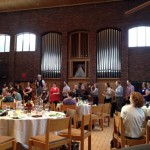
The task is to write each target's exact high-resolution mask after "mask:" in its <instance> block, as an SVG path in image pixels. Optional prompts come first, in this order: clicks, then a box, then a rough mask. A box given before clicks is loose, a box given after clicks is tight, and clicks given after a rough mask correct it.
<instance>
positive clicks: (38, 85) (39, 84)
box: [35, 74, 45, 95]
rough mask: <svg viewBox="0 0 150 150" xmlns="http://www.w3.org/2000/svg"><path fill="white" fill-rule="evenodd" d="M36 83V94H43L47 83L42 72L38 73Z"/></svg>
mask: <svg viewBox="0 0 150 150" xmlns="http://www.w3.org/2000/svg"><path fill="white" fill-rule="evenodd" d="M35 84H36V95H40V94H42V89H43V86H44V84H45V81H44V80H43V79H42V76H41V75H40V74H38V75H37V80H36V81H35Z"/></svg>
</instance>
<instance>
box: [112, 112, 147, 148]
mask: <svg viewBox="0 0 150 150" xmlns="http://www.w3.org/2000/svg"><path fill="white" fill-rule="evenodd" d="M113 138H114V146H115V147H117V144H118V143H120V144H121V148H124V147H125V145H129V146H133V145H139V144H145V143H146V137H145V136H143V137H141V138H137V139H131V138H127V137H125V127H124V124H123V119H122V118H121V117H120V114H118V115H116V114H114V133H113Z"/></svg>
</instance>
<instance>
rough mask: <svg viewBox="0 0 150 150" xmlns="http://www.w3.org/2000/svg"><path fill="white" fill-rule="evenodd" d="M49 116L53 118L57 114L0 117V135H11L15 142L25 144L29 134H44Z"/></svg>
mask: <svg viewBox="0 0 150 150" xmlns="http://www.w3.org/2000/svg"><path fill="white" fill-rule="evenodd" d="M59 113H60V112H59ZM49 118H54V119H55V118H57V116H56V117H53V116H52V117H49V116H44V117H39V118H34V117H25V118H22V119H12V118H10V117H8V116H3V117H0V135H8V136H13V137H15V139H16V141H17V142H19V143H22V144H23V145H24V146H27V145H28V140H29V138H30V137H31V136H35V135H42V134H45V131H46V124H47V120H48V119H49Z"/></svg>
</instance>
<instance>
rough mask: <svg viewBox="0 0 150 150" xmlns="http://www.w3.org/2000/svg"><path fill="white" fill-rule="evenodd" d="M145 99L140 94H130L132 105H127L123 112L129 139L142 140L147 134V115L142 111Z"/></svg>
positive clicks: (122, 115) (126, 133)
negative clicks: (145, 125)
mask: <svg viewBox="0 0 150 150" xmlns="http://www.w3.org/2000/svg"><path fill="white" fill-rule="evenodd" d="M143 105H144V98H143V96H142V94H141V93H139V92H132V93H131V94H130V105H125V106H123V107H122V110H121V117H122V118H123V123H124V125H125V135H126V137H129V138H140V137H142V136H143V135H144V134H145V128H144V122H145V114H144V112H143V110H142V108H141V107H142V106H143Z"/></svg>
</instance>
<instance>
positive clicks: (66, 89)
mask: <svg viewBox="0 0 150 150" xmlns="http://www.w3.org/2000/svg"><path fill="white" fill-rule="evenodd" d="M115 84H116V88H115V89H113V88H112V87H111V85H110V83H109V82H106V83H105V85H104V89H105V90H104V91H103V92H102V96H103V97H104V103H111V104H112V110H111V116H113V113H114V112H115V111H119V112H121V109H122V107H123V106H124V105H125V104H130V94H131V93H132V92H134V91H135V88H134V86H133V85H132V84H131V81H130V80H127V83H126V84H127V86H126V89H125V90H124V88H123V87H122V85H121V82H120V81H116V83H115ZM35 85H36V94H35V95H34V96H33V89H32V87H31V83H30V82H27V84H26V86H25V88H24V89H22V87H21V85H20V84H15V85H13V83H12V82H10V83H9V84H8V86H7V85H6V84H4V86H3V88H2V96H3V101H4V102H8V101H13V100H12V99H13V98H14V99H15V100H16V101H21V100H24V101H23V102H25V103H26V102H28V100H32V99H33V97H34V99H35V101H37V102H38V101H39V100H40V99H42V100H43V103H47V102H53V103H55V104H57V103H58V102H60V101H62V102H64V101H65V103H67V102H68V103H70V102H69V101H68V100H67V99H73V101H74V100H76V101H77V100H78V99H77V98H79V99H81V100H83V101H89V99H91V97H92V102H91V103H92V104H93V105H98V104H99V96H100V94H99V92H100V91H99V88H98V84H97V83H94V84H86V83H78V84H75V85H74V87H73V89H71V88H70V86H69V85H68V83H67V82H66V81H64V82H63V88H62V91H60V88H59V87H57V85H56V83H53V84H52V86H51V87H50V88H49V87H48V86H47V83H46V82H45V81H44V79H42V76H41V75H40V74H39V75H37V79H36V81H35ZM140 93H141V94H142V95H143V98H144V101H145V102H149V101H150V84H149V83H146V82H143V83H142V89H141V92H140ZM61 94H62V98H61V96H60V95H61ZM73 103H74V102H73Z"/></svg>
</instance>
